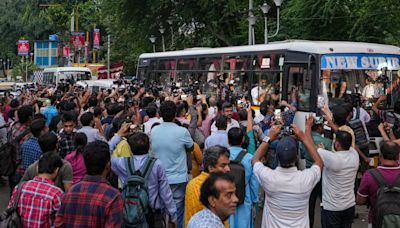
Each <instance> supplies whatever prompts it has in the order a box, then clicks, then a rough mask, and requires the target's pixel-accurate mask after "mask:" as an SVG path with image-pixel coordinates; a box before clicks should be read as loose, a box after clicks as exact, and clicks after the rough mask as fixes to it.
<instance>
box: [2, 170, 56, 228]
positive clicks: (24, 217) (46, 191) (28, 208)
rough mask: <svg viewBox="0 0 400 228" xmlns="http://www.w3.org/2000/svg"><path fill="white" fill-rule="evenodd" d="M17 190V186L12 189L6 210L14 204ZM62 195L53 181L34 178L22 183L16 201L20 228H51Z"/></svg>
mask: <svg viewBox="0 0 400 228" xmlns="http://www.w3.org/2000/svg"><path fill="white" fill-rule="evenodd" d="M21 183H23V182H21ZM17 189H18V186H17V187H15V188H14V191H13V194H12V197H11V200H10V202H9V203H8V208H11V207H12V206H13V204H14V201H15V197H16V195H17ZM62 195H63V191H62V190H61V189H60V188H58V187H56V186H55V185H54V182H53V181H51V180H48V179H45V178H43V177H38V176H36V177H35V178H34V179H33V180H30V181H27V182H24V185H23V186H22V190H21V195H20V199H19V201H18V214H19V215H20V216H21V223H22V227H29V228H35V227H38V228H42V227H43V228H46V227H51V226H52V225H53V223H54V219H55V217H54V216H55V213H56V212H57V211H58V210H59V209H60V206H61V197H62Z"/></svg>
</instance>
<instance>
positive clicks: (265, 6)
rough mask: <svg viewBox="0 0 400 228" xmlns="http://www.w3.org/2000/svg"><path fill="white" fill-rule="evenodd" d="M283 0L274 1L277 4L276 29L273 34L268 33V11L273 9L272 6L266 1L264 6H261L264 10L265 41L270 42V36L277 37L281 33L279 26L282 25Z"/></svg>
mask: <svg viewBox="0 0 400 228" xmlns="http://www.w3.org/2000/svg"><path fill="white" fill-rule="evenodd" d="M282 1H283V0H274V3H275V5H276V30H275V33H274V34H272V35H268V23H267V22H268V12H269V10H270V9H271V6H269V5H268V4H267V3H266V2H264V4H263V5H262V6H260V9H261V10H262V12H263V14H264V23H265V25H264V43H265V44H267V43H268V38H272V37H275V36H276V35H278V33H279V27H280V8H281V5H282Z"/></svg>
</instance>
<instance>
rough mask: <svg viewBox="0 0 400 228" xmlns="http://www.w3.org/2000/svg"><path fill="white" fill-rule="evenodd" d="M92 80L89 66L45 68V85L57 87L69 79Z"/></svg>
mask: <svg viewBox="0 0 400 228" xmlns="http://www.w3.org/2000/svg"><path fill="white" fill-rule="evenodd" d="M81 80H92V71H91V70H90V69H89V68H87V67H54V68H45V69H44V70H43V81H42V82H43V85H46V86H47V85H51V86H54V87H57V86H58V84H59V83H62V82H67V81H75V82H76V81H81Z"/></svg>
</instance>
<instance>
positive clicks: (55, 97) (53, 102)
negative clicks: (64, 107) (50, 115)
mask: <svg viewBox="0 0 400 228" xmlns="http://www.w3.org/2000/svg"><path fill="white" fill-rule="evenodd" d="M56 102H57V96H55V95H53V96H51V97H50V104H51V105H55V104H56Z"/></svg>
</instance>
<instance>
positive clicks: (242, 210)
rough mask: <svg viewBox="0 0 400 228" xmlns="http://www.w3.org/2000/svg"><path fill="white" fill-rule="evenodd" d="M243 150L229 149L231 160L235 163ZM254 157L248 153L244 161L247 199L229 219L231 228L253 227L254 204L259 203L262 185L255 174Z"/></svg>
mask: <svg viewBox="0 0 400 228" xmlns="http://www.w3.org/2000/svg"><path fill="white" fill-rule="evenodd" d="M242 150H243V149H242V148H241V147H236V146H233V147H231V148H229V152H230V155H229V160H231V161H233V160H235V159H236V157H237V156H238V155H239V154H240V152H241V151H242ZM252 158H253V155H251V154H249V153H246V155H245V156H244V157H243V159H242V165H243V166H244V172H245V183H246V187H245V193H246V194H245V197H244V203H243V204H242V205H238V206H237V208H236V213H235V214H233V215H231V216H230V217H229V226H230V227H249V228H251V227H253V226H254V224H253V216H254V215H253V214H252V213H253V210H252V208H253V204H254V203H257V202H258V189H259V187H260V184H259V183H258V180H257V178H256V176H255V175H254V173H253V167H252V165H251V159H252Z"/></svg>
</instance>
